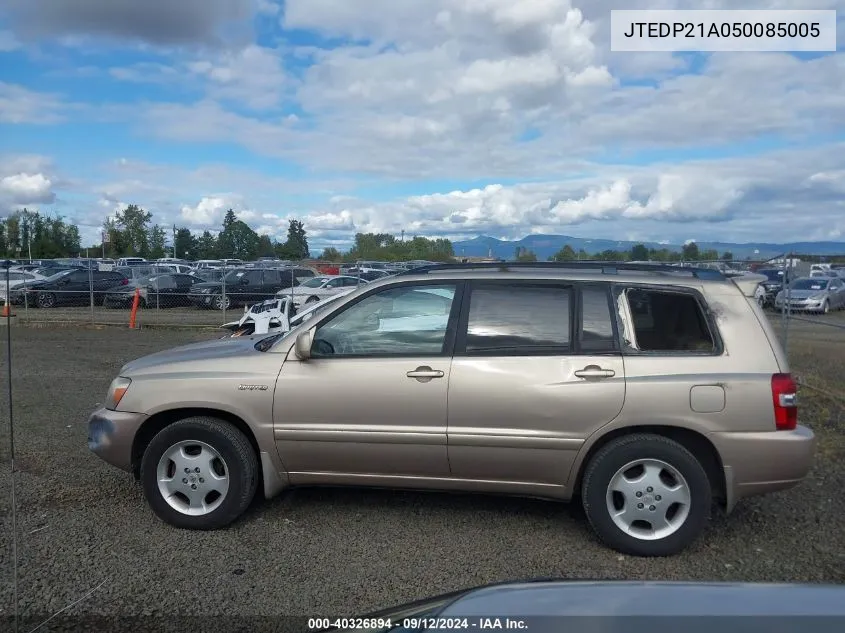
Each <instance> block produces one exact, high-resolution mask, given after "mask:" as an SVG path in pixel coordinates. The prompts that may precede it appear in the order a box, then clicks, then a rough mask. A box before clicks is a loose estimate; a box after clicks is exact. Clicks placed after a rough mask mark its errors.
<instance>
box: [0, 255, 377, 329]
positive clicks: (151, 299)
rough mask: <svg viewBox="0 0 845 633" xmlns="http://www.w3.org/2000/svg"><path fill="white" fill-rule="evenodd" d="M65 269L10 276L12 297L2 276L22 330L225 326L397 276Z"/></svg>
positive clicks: (291, 269) (314, 269)
mask: <svg viewBox="0 0 845 633" xmlns="http://www.w3.org/2000/svg"><path fill="white" fill-rule="evenodd" d="M57 270H58V272H55V273H53V274H43V273H45V272H50V271H43V270H41V271H40V272H36V271H21V270H12V271H8V273H7V274H8V276H9V280H8V292H7V280H6V279H5V277H4V275H3V273H2V272H0V304H2V305H7V304H8V306H9V309H10V310H11V312H12V314H13V315H14V316H15V318H16V320H17V321H18V322H20V323H32V324H36V323H47V324H49V323H55V324H58V323H79V324H92V325H125V326H127V327H135V328H143V327H149V326H172V327H179V326H182V327H220V326H221V325H223V324H224V323H226V322H228V321H232V320H237V319H238V318H240V316H241V315H242V314H243V312H244V311H245V310H246V309H247V307H248V306H251V305H254V304H256V303H260V302H262V301H266V300H268V299H273V298H277V297H282V296H289V297H290V299H291V303H292V304H293V305H295V306H300V305H304V304H309V303H313V302H316V301H319V300H321V299H324V298H326V297H328V296H330V295H332V294H336V293H337V292H339V291H341V290H342V289H346V290H348V289H349V288H350V287H357V286H359V285H362V284H365V283H368V282H369V281H372V280H374V279H377V278H380V277H382V276H387V275H389V274H391V272H393V271H381V270H377V269H374V268H369V267H367V266H366V265H365V264H363V263H358V264H350V263H342V262H315V261H305V262H284V263H282V264H275V265H274V264H273V263H268V264H253V265H236V266H231V265H223V266H214V265H212V264H204V265H200V266H196V267H193V266H189V265H186V264H172V265H171V264H165V265H138V266H127V267H120V266H115V267H112V266H106V267H103V268H94V267H89V268H85V269H82V268H76V269H65V270H60V269H57ZM341 273H342V276H340V277H337V278H332V279H326V278H325V277H326V276H332V277H334V276H337V275H341Z"/></svg>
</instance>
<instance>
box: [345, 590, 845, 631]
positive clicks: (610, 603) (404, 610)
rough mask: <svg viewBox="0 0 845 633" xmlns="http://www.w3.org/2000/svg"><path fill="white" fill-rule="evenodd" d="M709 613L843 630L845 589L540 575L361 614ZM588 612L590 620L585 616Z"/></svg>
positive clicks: (651, 616) (478, 624)
mask: <svg viewBox="0 0 845 633" xmlns="http://www.w3.org/2000/svg"><path fill="white" fill-rule="evenodd" d="M657 614H659V615H657ZM707 616H710V617H711V618H712V617H713V616H721V617H733V618H743V622H744V623H745V624H746V625H747V624H749V618H752V619H759V622H757V626H751V627H748V626H742V627H739V629H741V630H743V631H761V632H762V631H769V630H773V629H777V628H778V627H777V623H778V622H779V621H782V620H780V619H781V618H784V617H795V618H802V619H806V618H810V617H812V618H813V620H812V622H813V625H812V628H813V629H814V630H824V631H825V632H827V631H831V632H833V631H836V630H839V628H838V627H841V625H842V622H843V620H842V618H843V617H845V586H834V585H809V584H808V585H800V584H757V583H717V582H713V583H708V582H702V583H694V582H636V581H634V582H630V581H563V580H553V581H543V580H539V581H535V582H527V583H524V582H523V583H508V584H500V585H490V586H486V587H480V588H475V589H468V590H465V591H458V592H454V593H451V594H445V595H441V596H437V597H435V598H430V599H427V600H421V601H418V602H414V603H409V604H405V605H401V606H398V607H395V608H393V609H385V610H383V611H379V612H376V613H371V614H368V615H366V616H363V617H364V618H381V619H387V618H390V619H391V620H392V622H393V624H394V625H395V624H396V623H397V621H398V623H399V624H401V623H402V619H403V618H432V617H437V618H438V619H439V618H448V619H451V620H452V621H453V622H454V621H460V620H462V619H463V618H466V619H467V621H468V622H467V626H466V630H470V631H471V630H479V629H484V628H487V629H493V628H499V629H502V630H505V629H507V628H508V627H507V626H505V624H504V623H505V619H506V618H509V619H510V620H511V621H515V620H522V621H523V622H524V623H525V624H526V626H523V627H511V628H514V629H515V630H516V629H519V628H522V629H523V630H525V629H527V630H529V631H566V630H572V631H577V630H590V631H602V632H603V633H616V632H617V631H618V632H620V633H621V632H622V631H627V632H635V633H639V632H640V631H642V632H643V633H646V632H648V633H653V632H654V631H655V630H666V631H674V630H689V628H690V626H691V625H692V630H694V631H712V630H713V628H714V624H716V622H714V621H710V622H708V619H709V618H708V617H707ZM566 617H569V618H573V619H572V620H571V622H570V623H569V624H568V625H567V623H565V622H563V621H562V620H561V618H566ZM587 617H589V618H592V619H591V620H587V621H585V620H584V619H583V618H587ZM575 618H578V619H577V620H576V619H575ZM596 618H600V619H601V622H600V623H599V622H597V621H596ZM670 618H678V620H677V621H674V622H673V621H671V620H670ZM680 618H684V619H683V620H680ZM775 618H778V620H775ZM828 618H829V620H828ZM496 619H499V620H500V621H501V622H502V625H501V626H500V627H495V625H494V626H486V627H485V626H483V625H482V622H483V621H491V620H496ZM722 621H723V624H729V623H728V622H726V621H724V620H722ZM529 623H530V625H529ZM585 623H589V626H585ZM739 623H740V621H737V622H736V623H735V624H739ZM816 623H818V624H819V625H822V626H821V628H820V629H817V628H815V627H816ZM804 624H805V625H808V624H809V622H808V621H805V622H804ZM727 628H729V629H734V627H731V626H728V627H727ZM788 628H789V627H788ZM739 629H734V630H739ZM333 630H338V629H333ZM384 630H386V629H384ZM789 630H799V629H797V628H789Z"/></svg>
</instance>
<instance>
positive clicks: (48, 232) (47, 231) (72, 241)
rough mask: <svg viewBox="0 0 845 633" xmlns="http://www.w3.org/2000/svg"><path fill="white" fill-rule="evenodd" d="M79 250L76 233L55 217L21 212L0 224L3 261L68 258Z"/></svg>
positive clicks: (78, 239) (78, 240)
mask: <svg viewBox="0 0 845 633" xmlns="http://www.w3.org/2000/svg"><path fill="white" fill-rule="evenodd" d="M79 246H80V237H79V229H78V228H77V227H76V226H75V225H73V224H70V223H69V222H65V221H64V219H63V218H62V217H61V216H58V215H54V216H50V215H41V214H40V213H39V212H38V211H30V210H28V209H25V208H24V209H22V210H20V211H15V212H14V213H11V214H9V215H8V216H7V217H6V218H3V219H1V220H0V253H2V254H3V256H4V257H8V258H15V259H17V258H26V259H29V258H30V257H31V258H33V259H52V258H56V257H70V256H72V255H76V254H78V253H79Z"/></svg>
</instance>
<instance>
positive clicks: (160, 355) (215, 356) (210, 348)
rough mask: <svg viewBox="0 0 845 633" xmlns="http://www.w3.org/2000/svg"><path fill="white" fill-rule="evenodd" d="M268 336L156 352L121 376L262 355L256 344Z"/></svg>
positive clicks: (126, 367)
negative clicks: (195, 363)
mask: <svg viewBox="0 0 845 633" xmlns="http://www.w3.org/2000/svg"><path fill="white" fill-rule="evenodd" d="M267 337H268V335H267V334H259V335H256V336H249V337H237V338H221V339H214V340H211V341H202V342H200V343H192V344H191V345H182V346H180V347H174V348H173V349H168V350H165V351H163V352H156V353H155V354H150V355H148V356H142V357H141V358H138V359H136V360H133V361H131V362H129V363H126V364H125V365H124V366H123V367H122V368H121V370H120V375H121V376H126V377H131V376H132V374H133V373H135V372H140V371H143V372H146V371H148V370H150V369H156V368H161V367H163V366H165V365H176V364H180V363H194V362H197V361H200V362H202V361H212V360H220V359H225V358H231V359H233V360H234V359H236V358H243V357H247V356H251V355H253V354H260V353H261V352H258V351H256V350H255V344H256V343H257V342H258V341H260V340H262V339H265V338H267Z"/></svg>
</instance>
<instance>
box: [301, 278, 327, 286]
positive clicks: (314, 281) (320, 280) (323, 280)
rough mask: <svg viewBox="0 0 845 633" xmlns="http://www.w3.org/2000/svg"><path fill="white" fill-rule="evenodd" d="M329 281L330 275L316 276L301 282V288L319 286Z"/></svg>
mask: <svg viewBox="0 0 845 633" xmlns="http://www.w3.org/2000/svg"><path fill="white" fill-rule="evenodd" d="M327 281H328V277H314V278H312V279H309V280H308V281H304V282H302V283H301V284H299V287H300V288H319V287H321V286H322V285H323V284H324V283H326V282H327Z"/></svg>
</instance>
